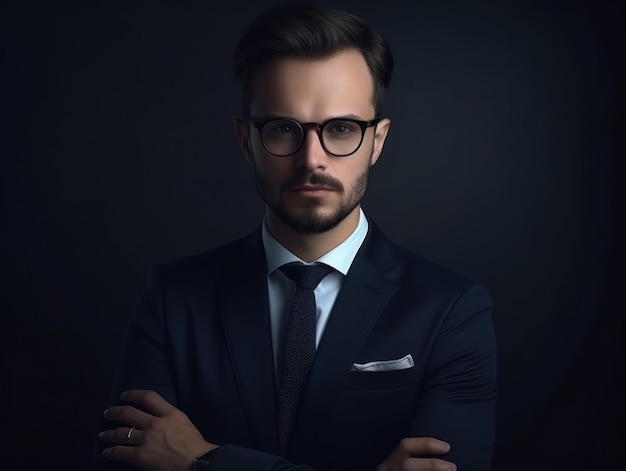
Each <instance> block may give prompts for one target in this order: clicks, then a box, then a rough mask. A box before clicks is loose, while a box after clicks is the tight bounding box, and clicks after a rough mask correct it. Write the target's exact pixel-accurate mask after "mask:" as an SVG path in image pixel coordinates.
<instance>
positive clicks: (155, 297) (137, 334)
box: [91, 268, 314, 471]
mask: <svg viewBox="0 0 626 471" xmlns="http://www.w3.org/2000/svg"><path fill="white" fill-rule="evenodd" d="M161 285H162V280H161V275H160V271H159V269H158V268H155V269H153V270H152V271H151V273H150V275H149V277H148V280H147V283H146V285H145V287H144V289H143V290H142V292H141V294H140V296H139V298H138V301H137V304H136V306H135V309H134V311H133V313H132V316H131V318H130V320H129V322H128V325H127V329H126V332H125V337H124V342H123V346H122V352H121V355H120V359H119V366H118V370H117V373H116V377H115V380H114V385H113V388H112V392H111V394H110V397H109V400H108V403H107V407H110V406H112V405H120V404H122V401H121V400H120V394H121V393H122V392H123V391H126V390H129V389H151V390H154V391H156V392H158V393H159V394H160V395H161V396H163V398H164V399H165V400H167V401H168V402H169V403H170V404H172V405H174V406H176V407H180V406H179V404H178V403H179V401H178V398H177V395H176V386H175V380H174V371H173V362H172V358H171V356H172V353H171V352H172V347H171V345H170V343H171V337H170V332H168V325H167V321H166V316H165V315H164V313H163V303H162V296H163V292H162V291H163V290H162V286H161ZM183 412H185V413H188V411H185V410H183ZM126 426H128V425H127V424H122V423H113V422H109V421H105V420H104V419H101V422H100V430H98V431H97V432H100V431H101V430H109V429H113V428H117V427H126ZM95 441H96V443H95V446H94V453H93V458H92V466H91V469H92V471H105V470H109V471H123V470H124V471H131V470H135V469H136V468H135V467H133V466H131V465H130V464H128V463H123V462H114V461H109V460H106V459H105V458H103V457H102V450H103V448H104V447H103V446H102V445H101V444H100V443H99V442H98V440H97V438H95ZM218 445H221V446H220V448H219V450H217V451H216V452H215V453H214V454H213V455H212V460H211V465H210V469H211V470H214V471H227V470H244V469H245V470H246V471H314V470H313V468H311V467H309V466H306V465H296V464H292V463H290V462H289V461H287V460H285V459H284V458H282V457H280V456H278V455H273V454H270V453H264V452H261V451H257V450H253V449H251V448H246V447H243V446H238V445H233V444H224V443H218Z"/></svg>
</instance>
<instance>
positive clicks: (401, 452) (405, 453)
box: [376, 437, 450, 471]
mask: <svg viewBox="0 0 626 471" xmlns="http://www.w3.org/2000/svg"><path fill="white" fill-rule="evenodd" d="M448 451H450V445H449V444H448V443H447V442H444V441H442V440H438V439H436V438H433V437H407V438H403V439H402V440H400V442H399V443H398V445H396V447H395V448H394V449H393V450H392V452H391V454H390V455H389V456H388V457H387V458H385V460H384V461H383V462H382V463H380V465H379V466H378V468H376V470H377V471H384V470H387V469H393V467H394V466H397V465H398V463H402V462H404V461H405V460H407V459H409V458H411V457H420V456H422V457H426V456H433V455H435V456H436V455H442V454H444V453H447V452H448Z"/></svg>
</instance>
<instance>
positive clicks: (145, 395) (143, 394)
mask: <svg viewBox="0 0 626 471" xmlns="http://www.w3.org/2000/svg"><path fill="white" fill-rule="evenodd" d="M120 398H121V399H122V400H123V401H125V402H130V403H132V404H137V405H140V406H142V407H144V408H145V409H146V410H148V411H149V412H151V413H152V414H154V415H156V416H157V417H162V416H164V415H166V414H167V413H168V412H171V411H172V410H174V409H176V408H175V407H174V406H173V405H172V404H170V403H169V402H167V401H166V400H165V399H163V397H162V396H161V395H160V394H159V393H157V392H156V391H151V390H148V389H131V390H129V391H124V392H123V393H122V394H121V395H120Z"/></svg>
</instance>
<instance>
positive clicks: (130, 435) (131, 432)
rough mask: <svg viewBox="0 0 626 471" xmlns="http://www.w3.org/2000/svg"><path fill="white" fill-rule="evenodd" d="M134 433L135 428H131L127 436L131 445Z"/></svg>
mask: <svg viewBox="0 0 626 471" xmlns="http://www.w3.org/2000/svg"><path fill="white" fill-rule="evenodd" d="M134 431H135V427H131V429H130V430H129V431H128V434H127V435H126V440H128V444H129V445H130V439H131V437H132V436H133V432H134Z"/></svg>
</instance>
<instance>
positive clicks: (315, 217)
mask: <svg viewBox="0 0 626 471" xmlns="http://www.w3.org/2000/svg"><path fill="white" fill-rule="evenodd" d="M369 170H370V169H369V167H367V168H366V169H365V171H364V172H363V173H362V174H361V175H359V176H358V177H357V179H356V180H355V181H354V183H353V184H352V186H351V188H350V189H349V191H348V193H346V191H345V189H344V186H343V184H342V183H341V182H340V181H339V180H337V179H335V178H333V177H330V176H328V175H325V174H321V173H300V174H296V175H295V176H294V177H293V178H291V179H290V180H289V181H287V182H286V183H284V184H283V185H281V187H280V189H279V193H278V195H276V197H275V198H272V197H271V195H272V191H271V190H272V184H271V183H270V182H269V181H268V180H267V179H266V178H265V177H264V176H263V175H262V174H261V173H259V171H258V170H257V168H256V166H255V167H254V177H255V181H256V187H257V192H258V193H259V196H260V197H261V199H262V200H263V201H264V202H265V204H266V205H267V206H268V207H269V208H270V209H271V210H272V211H273V212H274V214H276V216H278V218H279V219H280V220H281V221H282V222H283V223H284V224H285V225H287V226H288V227H290V228H291V229H293V230H294V231H296V232H298V233H300V234H320V233H323V232H327V231H329V230H331V229H333V228H334V227H336V226H337V225H338V224H339V223H340V222H341V221H343V220H344V219H345V218H346V217H347V216H348V215H349V214H350V213H351V212H352V211H353V210H354V209H355V208H356V207H357V206H358V205H359V204H360V203H361V200H362V199H363V196H364V195H365V191H366V190H367V183H368V179H369ZM303 184H310V185H320V186H326V187H329V188H331V189H332V190H333V191H335V192H337V193H338V194H339V195H340V196H341V200H340V202H339V203H338V205H337V207H335V208H333V209H332V211H330V212H326V214H324V213H323V212H322V211H321V210H318V208H323V207H324V205H325V202H324V201H323V199H321V198H306V200H305V201H303V202H302V203H301V204H300V205H299V207H298V208H297V210H296V211H294V210H290V209H289V208H288V206H287V204H286V202H285V201H284V199H283V198H282V195H283V193H284V192H286V191H290V189H291V188H294V187H296V186H299V185H303Z"/></svg>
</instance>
